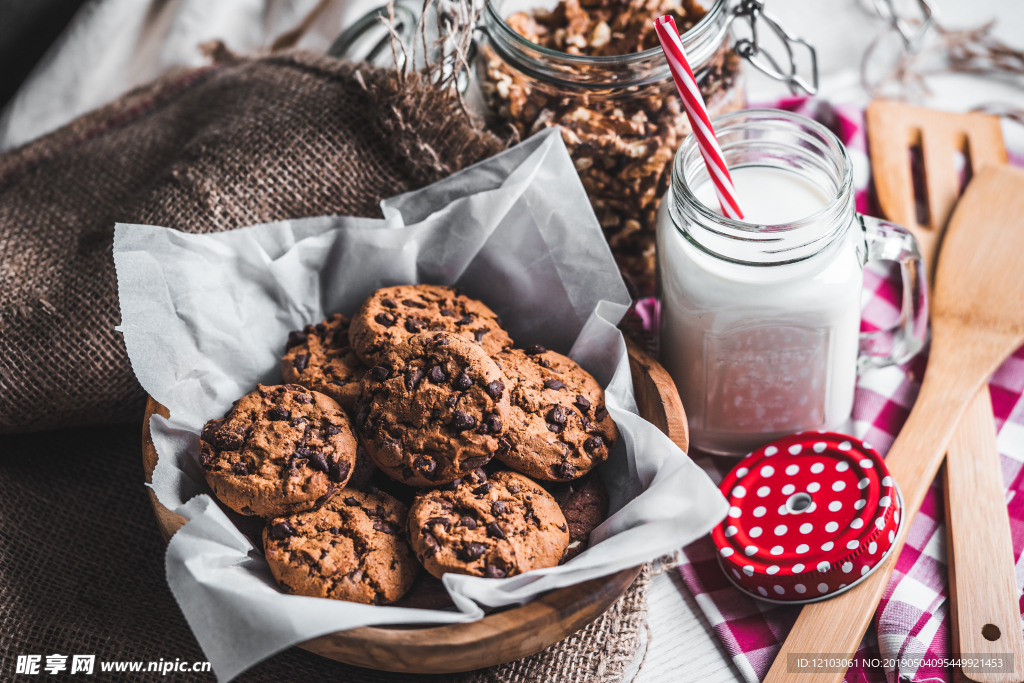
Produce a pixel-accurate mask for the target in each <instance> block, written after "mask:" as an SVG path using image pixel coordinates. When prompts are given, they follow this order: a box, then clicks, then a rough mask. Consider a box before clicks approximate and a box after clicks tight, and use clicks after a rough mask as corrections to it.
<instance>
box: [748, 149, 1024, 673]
mask: <svg viewBox="0 0 1024 683" xmlns="http://www.w3.org/2000/svg"><path fill="white" fill-rule="evenodd" d="M1022 217H1024V172H1022V171H1018V170H1016V169H1012V168H1009V167H1006V166H989V167H987V168H985V169H983V170H981V171H980V172H978V173H976V174H975V176H974V180H973V181H972V182H971V184H970V185H969V186H968V188H967V191H966V192H965V193H964V195H963V197H962V198H961V199H960V202H959V203H958V204H957V206H956V210H955V212H954V214H953V218H952V220H951V221H950V223H949V227H948V228H947V232H946V236H945V242H944V245H943V249H942V253H941V254H940V256H939V261H938V269H937V271H936V276H935V291H934V297H933V303H932V347H931V356H930V358H929V361H928V369H927V371H926V373H925V376H924V382H923V384H922V385H921V391H920V394H919V395H918V397H917V402H916V403H915V404H914V408H913V410H911V412H910V416H909V417H908V418H907V422H906V424H905V425H904V426H903V429H902V431H901V432H900V434H899V436H898V437H897V439H896V441H895V443H893V445H892V448H891V449H890V450H889V455H888V457H886V464H887V465H888V466H889V470H890V471H891V473H892V475H893V477H894V478H895V479H896V482H897V483H898V484H899V486H900V488H901V489H902V492H903V499H904V510H905V512H904V514H905V515H906V517H907V523H906V524H905V525H904V527H903V533H901V534H900V536H899V537H898V538H897V539H896V542H895V544H894V548H893V552H892V554H891V555H890V556H889V558H888V559H887V560H886V561H885V562H884V563H883V564H882V566H880V567H879V568H878V569H877V570H876V571H875V572H874V573H873V574H870V575H868V577H867V579H866V580H865V581H864V582H863V583H861V584H859V585H857V586H856V587H854V588H852V589H851V590H849V591H847V592H846V593H843V594H841V595H839V596H837V597H835V598H832V599H831V600H827V601H825V602H820V603H816V604H812V605H807V606H806V607H804V608H803V610H802V611H801V612H800V616H799V617H798V618H797V621H796V624H794V626H793V630H792V631H791V632H790V634H789V637H788V638H787V639H786V642H785V643H783V646H782V650H781V652H780V653H779V655H778V657H777V658H776V659H775V662H774V663H773V664H772V668H771V670H770V671H769V672H768V676H767V678H766V679H765V680H766V682H767V683H780V682H781V681H784V680H787V677H788V676H789V673H788V668H789V666H788V665H789V662H788V660H789V655H791V654H793V655H799V654H808V653H810V654H817V653H829V654H833V653H834V654H836V655H842V656H852V655H853V654H854V653H855V652H856V650H857V647H858V646H859V645H860V642H861V638H862V637H863V635H864V632H865V631H866V630H867V627H868V624H869V623H870V621H871V616H872V615H873V614H874V611H875V608H876V607H877V605H878V602H879V600H880V599H881V597H882V593H883V592H884V590H885V587H886V584H887V583H888V582H889V576H890V575H891V574H892V568H893V565H894V564H895V559H896V558H897V557H898V556H899V554H900V551H901V550H902V548H903V543H904V540H905V535H906V529H907V528H908V527H909V526H910V521H911V520H912V519H913V517H914V515H916V514H917V511H918V510H919V509H920V508H921V503H922V501H923V500H924V497H925V494H926V493H927V492H928V487H929V485H930V484H931V482H932V480H933V479H934V478H935V475H936V474H937V473H938V470H939V467H940V465H941V464H942V460H943V456H944V455H945V452H946V448H947V446H949V443H950V439H951V437H952V435H953V431H954V428H955V427H956V424H957V422H958V421H959V420H960V417H961V416H962V415H963V413H964V410H965V409H966V407H967V404H968V403H969V402H970V400H971V398H972V397H973V396H974V394H975V393H977V391H978V390H979V389H980V388H981V386H982V384H983V383H984V382H985V380H986V378H988V376H989V375H991V374H992V372H993V371H994V370H995V369H996V368H997V367H998V366H999V365H1000V364H1001V363H1002V362H1003V361H1004V360H1005V359H1006V358H1007V357H1009V355H1010V354H1011V353H1013V351H1014V350H1015V349H1016V348H1017V347H1018V346H1020V345H1021V343H1024V268H1022V267H1021V260H1022V258H1021V255H1022V254H1024V226H1022V225H1021V221H1022ZM844 675H845V671H844V672H839V673H807V674H801V675H799V676H795V677H793V679H792V680H799V681H800V682H801V683H839V682H840V681H842V680H843V677H844Z"/></svg>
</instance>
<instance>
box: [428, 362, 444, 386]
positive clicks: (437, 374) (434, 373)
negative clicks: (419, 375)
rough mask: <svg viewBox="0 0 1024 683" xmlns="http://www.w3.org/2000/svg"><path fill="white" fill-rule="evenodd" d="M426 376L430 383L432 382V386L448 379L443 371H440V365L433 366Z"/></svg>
mask: <svg viewBox="0 0 1024 683" xmlns="http://www.w3.org/2000/svg"><path fill="white" fill-rule="evenodd" d="M427 376H428V377H430V381H431V382H433V383H434V384H441V383H442V382H444V381H445V380H446V379H448V377H447V376H446V375H445V374H444V370H442V369H441V366H440V365H435V366H434V367H432V368H430V372H429V373H427Z"/></svg>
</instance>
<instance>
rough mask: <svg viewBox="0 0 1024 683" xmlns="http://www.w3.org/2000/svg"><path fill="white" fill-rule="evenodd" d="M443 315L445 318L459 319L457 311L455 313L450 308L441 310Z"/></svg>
mask: <svg viewBox="0 0 1024 683" xmlns="http://www.w3.org/2000/svg"><path fill="white" fill-rule="evenodd" d="M441 315H443V316H445V317H446V318H457V317H459V314H458V313H456V312H455V311H453V310H452V309H450V308H442V309H441Z"/></svg>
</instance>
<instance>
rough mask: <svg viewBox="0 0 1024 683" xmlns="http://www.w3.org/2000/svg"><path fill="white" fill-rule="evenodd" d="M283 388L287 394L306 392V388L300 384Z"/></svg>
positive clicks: (286, 385) (287, 385)
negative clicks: (289, 392) (290, 392)
mask: <svg viewBox="0 0 1024 683" xmlns="http://www.w3.org/2000/svg"><path fill="white" fill-rule="evenodd" d="M282 388H283V389H284V391H285V392H288V391H305V390H306V389H305V387H301V386H299V385H298V384H285V385H284V387H282Z"/></svg>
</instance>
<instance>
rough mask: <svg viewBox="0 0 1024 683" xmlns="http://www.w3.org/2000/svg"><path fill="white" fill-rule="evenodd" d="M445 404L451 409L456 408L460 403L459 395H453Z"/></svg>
mask: <svg viewBox="0 0 1024 683" xmlns="http://www.w3.org/2000/svg"><path fill="white" fill-rule="evenodd" d="M445 403H447V404H448V407H449V408H454V407H455V406H456V405H457V404H458V403H459V395H458V394H452V395H451V396H449V397H448V398H447V399H446V400H445Z"/></svg>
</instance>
